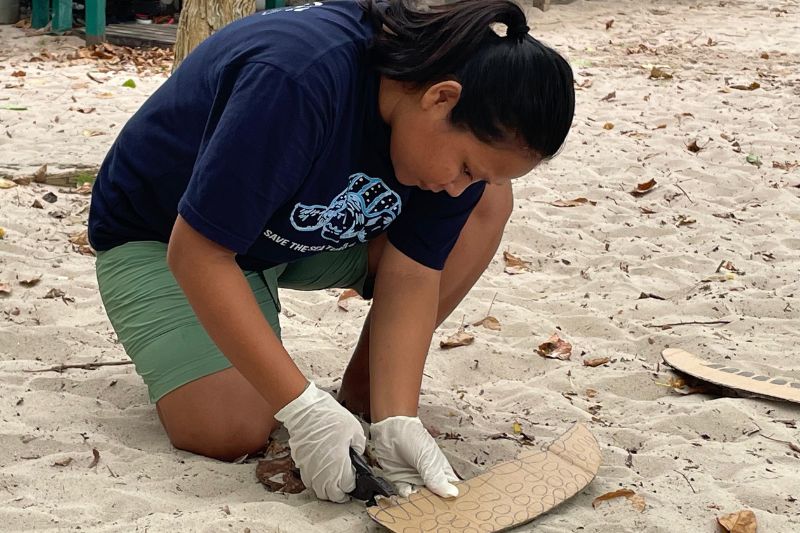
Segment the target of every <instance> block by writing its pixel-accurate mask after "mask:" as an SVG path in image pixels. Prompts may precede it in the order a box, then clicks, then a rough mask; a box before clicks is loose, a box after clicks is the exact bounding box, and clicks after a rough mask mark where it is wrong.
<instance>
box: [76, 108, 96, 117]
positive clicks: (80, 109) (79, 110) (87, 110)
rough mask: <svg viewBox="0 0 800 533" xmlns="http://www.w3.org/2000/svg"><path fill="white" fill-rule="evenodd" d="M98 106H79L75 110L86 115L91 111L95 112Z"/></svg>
mask: <svg viewBox="0 0 800 533" xmlns="http://www.w3.org/2000/svg"><path fill="white" fill-rule="evenodd" d="M95 109H96V108H94V107H79V108H77V109H76V110H75V111H77V112H78V113H83V114H84V115H88V114H89V113H94V111H95Z"/></svg>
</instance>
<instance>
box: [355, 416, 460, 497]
mask: <svg viewBox="0 0 800 533" xmlns="http://www.w3.org/2000/svg"><path fill="white" fill-rule="evenodd" d="M370 434H371V435H372V440H373V444H374V445H375V456H376V459H377V460H378V463H380V465H381V468H382V469H383V472H384V476H385V477H386V479H388V480H389V481H391V482H392V483H394V485H395V486H396V487H397V492H398V493H399V494H400V496H403V497H408V496H409V495H410V494H411V493H412V492H414V490H416V488H417V487H419V486H422V485H424V486H426V487H427V488H428V489H429V490H430V491H431V492H433V493H435V494H437V495H439V496H441V497H442V498H455V497H456V496H458V488H457V487H456V486H455V485H453V483H454V482H456V481H458V477H457V476H456V474H455V472H453V467H451V466H450V463H449V462H448V461H447V458H446V457H445V456H444V454H443V453H442V450H440V449H439V445H438V444H436V441H435V440H434V439H433V437H432V436H431V434H430V433H428V430H427V429H425V427H424V426H423V425H422V422H421V421H420V419H419V418H417V417H410V416H392V417H389V418H386V419H385V420H381V421H380V422H376V423H374V424H372V426H371V427H370Z"/></svg>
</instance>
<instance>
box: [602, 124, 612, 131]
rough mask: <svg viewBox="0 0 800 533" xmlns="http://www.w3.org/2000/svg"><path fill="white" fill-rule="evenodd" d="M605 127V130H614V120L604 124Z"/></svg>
mask: <svg viewBox="0 0 800 533" xmlns="http://www.w3.org/2000/svg"><path fill="white" fill-rule="evenodd" d="M603 129H604V130H613V129H614V124H613V123H612V122H606V123H605V124H603Z"/></svg>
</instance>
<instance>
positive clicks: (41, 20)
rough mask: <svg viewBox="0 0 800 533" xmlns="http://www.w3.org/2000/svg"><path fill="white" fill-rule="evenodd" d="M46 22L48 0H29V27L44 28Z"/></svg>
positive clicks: (48, 13)
mask: <svg viewBox="0 0 800 533" xmlns="http://www.w3.org/2000/svg"><path fill="white" fill-rule="evenodd" d="M48 22H50V0H33V1H32V2H31V28H34V29H39V28H44V27H45V26H47V23H48Z"/></svg>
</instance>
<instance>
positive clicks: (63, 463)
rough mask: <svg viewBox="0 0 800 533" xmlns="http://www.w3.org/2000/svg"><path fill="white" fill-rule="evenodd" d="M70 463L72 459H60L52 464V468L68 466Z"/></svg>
mask: <svg viewBox="0 0 800 533" xmlns="http://www.w3.org/2000/svg"><path fill="white" fill-rule="evenodd" d="M71 462H72V457H67V458H66V459H61V460H60V461H56V462H55V463H53V466H69V464H70V463H71Z"/></svg>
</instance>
